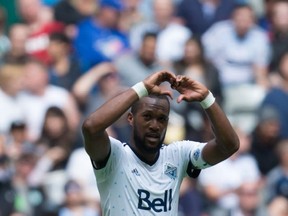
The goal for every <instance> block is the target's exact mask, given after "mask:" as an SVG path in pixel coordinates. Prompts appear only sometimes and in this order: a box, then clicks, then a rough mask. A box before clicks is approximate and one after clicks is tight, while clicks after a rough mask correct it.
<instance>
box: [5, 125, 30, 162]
mask: <svg viewBox="0 0 288 216" xmlns="http://www.w3.org/2000/svg"><path fill="white" fill-rule="evenodd" d="M5 146H6V154H7V156H8V157H9V158H10V159H11V160H12V161H15V160H17V159H18V158H19V157H20V155H21V154H22V152H23V151H25V149H28V148H32V147H33V146H34V143H30V142H29V141H28V135H27V128H26V124H25V122H23V121H14V122H12V124H11V126H10V130H9V133H8V134H7V136H6V137H5Z"/></svg>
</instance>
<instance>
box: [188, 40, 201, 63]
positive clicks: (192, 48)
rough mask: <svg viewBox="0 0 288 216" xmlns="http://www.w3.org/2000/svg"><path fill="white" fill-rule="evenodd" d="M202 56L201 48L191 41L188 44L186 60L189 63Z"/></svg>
mask: <svg viewBox="0 0 288 216" xmlns="http://www.w3.org/2000/svg"><path fill="white" fill-rule="evenodd" d="M200 56H201V48H200V47H199V45H198V44H197V42H196V41H194V40H189V41H188V42H187V43H186V46H185V51H184V58H185V60H186V61H187V62H191V61H192V62H193V61H195V60H198V59H199V58H200Z"/></svg>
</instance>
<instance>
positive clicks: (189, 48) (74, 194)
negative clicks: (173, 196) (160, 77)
mask: <svg viewBox="0 0 288 216" xmlns="http://www.w3.org/2000/svg"><path fill="white" fill-rule="evenodd" d="M162 69H166V70H170V71H173V72H174V73H175V74H179V75H186V76H189V77H191V78H193V79H195V80H198V81H200V82H202V83H204V84H205V85H206V86H207V87H208V88H209V89H210V90H211V91H212V92H213V94H214V96H215V97H216V100H217V101H218V103H219V104H220V106H221V107H222V108H223V109H224V111H225V112H226V114H227V115H228V117H229V119H230V121H231V123H232V125H233V127H234V128H235V130H236V131H237V133H238V135H239V138H240V144H241V147H240V150H239V151H238V152H237V153H236V154H235V155H233V156H232V157H231V158H229V159H227V160H226V161H224V162H222V163H219V164H217V165H215V166H213V167H211V168H208V169H205V170H203V171H202V172H201V174H200V176H199V178H197V179H185V181H184V182H183V184H182V186H181V194H180V199H179V216H210V215H211V216H218V215H219V216H225V215H227V216H288V200H287V199H288V1H287V0H9V1H8V0H1V1H0V215H1V216H48V215H49V216H56V215H57V216H70V215H71V216H72V215H73V216H75V215H81V216H100V215H101V209H100V203H99V193H98V189H97V185H96V180H95V177H94V173H93V169H92V166H91V163H90V159H89V157H88V155H87V154H86V152H85V150H84V148H83V141H82V136H81V124H82V121H83V119H84V118H85V117H87V116H88V115H89V114H90V113H91V112H93V111H94V110H95V109H96V108H98V107H99V106H101V104H103V103H104V102H105V101H106V100H107V99H109V98H111V97H113V96H114V95H115V94H118V93H119V92H121V91H124V90H125V89H127V88H129V87H131V86H132V85H134V84H135V83H137V82H139V81H141V80H143V79H144V78H145V77H147V76H148V75H149V74H151V73H153V72H154V71H157V70H162ZM167 88H169V87H167ZM175 97H177V94H176V93H175ZM171 103H172V111H171V114H170V122H169V126H168V132H167V137H166V139H165V143H167V144H169V143H171V142H173V141H174V140H178V139H191V140H195V141H203V142H205V141H207V140H209V139H210V138H211V137H212V136H213V133H212V130H211V128H210V126H209V121H208V119H207V117H206V115H205V113H204V112H203V110H202V108H201V107H200V106H199V105H198V103H190V104H187V103H185V102H183V103H181V104H176V103H175V102H174V101H171ZM108 131H109V134H110V135H111V136H114V137H116V138H117V139H120V140H121V141H123V142H127V141H128V138H129V134H130V128H129V125H128V124H127V121H126V115H123V116H122V117H121V118H120V119H119V120H118V121H117V122H116V123H115V124H114V125H112V126H111V127H110V128H108Z"/></svg>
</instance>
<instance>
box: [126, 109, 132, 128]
mask: <svg viewBox="0 0 288 216" xmlns="http://www.w3.org/2000/svg"><path fill="white" fill-rule="evenodd" d="M127 120H128V122H129V124H130V125H132V123H133V114H132V113H131V112H129V113H128V115H127Z"/></svg>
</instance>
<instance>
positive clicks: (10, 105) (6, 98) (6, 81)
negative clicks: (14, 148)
mask: <svg viewBox="0 0 288 216" xmlns="http://www.w3.org/2000/svg"><path fill="white" fill-rule="evenodd" d="M22 87H23V67H22V66H21V65H15V64H4V65H2V66H1V67H0V104H1V106H0V119H1V121H0V133H3V134H5V135H7V134H8V132H9V129H10V126H11V124H12V122H14V121H17V120H24V111H23V109H21V107H20V106H19V103H18V94H19V92H20V90H21V89H22Z"/></svg>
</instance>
